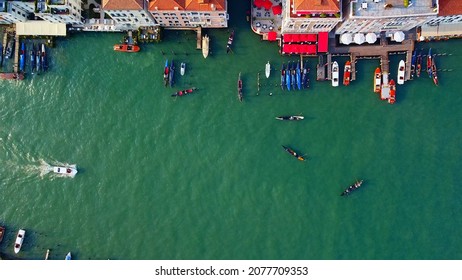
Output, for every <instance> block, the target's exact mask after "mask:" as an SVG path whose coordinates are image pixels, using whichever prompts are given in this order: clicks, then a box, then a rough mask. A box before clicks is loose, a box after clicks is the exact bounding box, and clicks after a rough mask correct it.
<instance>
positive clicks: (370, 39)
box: [366, 33, 377, 44]
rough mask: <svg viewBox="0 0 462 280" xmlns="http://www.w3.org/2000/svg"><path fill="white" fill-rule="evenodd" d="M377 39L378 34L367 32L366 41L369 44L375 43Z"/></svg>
mask: <svg viewBox="0 0 462 280" xmlns="http://www.w3.org/2000/svg"><path fill="white" fill-rule="evenodd" d="M375 41H377V35H376V34H375V33H367V34H366V42H368V43H369V44H374V43H375Z"/></svg>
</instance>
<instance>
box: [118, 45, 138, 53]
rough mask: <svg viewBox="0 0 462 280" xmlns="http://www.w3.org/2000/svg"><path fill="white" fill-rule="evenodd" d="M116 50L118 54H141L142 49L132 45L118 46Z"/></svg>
mask: <svg viewBox="0 0 462 280" xmlns="http://www.w3.org/2000/svg"><path fill="white" fill-rule="evenodd" d="M114 50H115V51H118V52H139V51H140V47H138V46H137V45H132V44H116V45H114Z"/></svg>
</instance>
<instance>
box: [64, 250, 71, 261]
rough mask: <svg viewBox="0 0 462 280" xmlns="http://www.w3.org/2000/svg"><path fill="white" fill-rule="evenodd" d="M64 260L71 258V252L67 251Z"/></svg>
mask: <svg viewBox="0 0 462 280" xmlns="http://www.w3.org/2000/svg"><path fill="white" fill-rule="evenodd" d="M64 260H66V261H70V260H72V256H71V252H69V253H67V255H66V257H65V258H64Z"/></svg>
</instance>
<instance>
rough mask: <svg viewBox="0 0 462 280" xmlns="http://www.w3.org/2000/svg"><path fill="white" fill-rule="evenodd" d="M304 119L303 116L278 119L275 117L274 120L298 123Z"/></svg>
mask: <svg viewBox="0 0 462 280" xmlns="http://www.w3.org/2000/svg"><path fill="white" fill-rule="evenodd" d="M304 118H305V117H303V116H280V117H276V120H280V121H299V120H303V119H304Z"/></svg>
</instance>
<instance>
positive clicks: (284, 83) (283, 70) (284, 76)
mask: <svg viewBox="0 0 462 280" xmlns="http://www.w3.org/2000/svg"><path fill="white" fill-rule="evenodd" d="M285 85H286V70H285V67H284V63H283V64H282V68H281V89H282V90H284V86H285Z"/></svg>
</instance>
